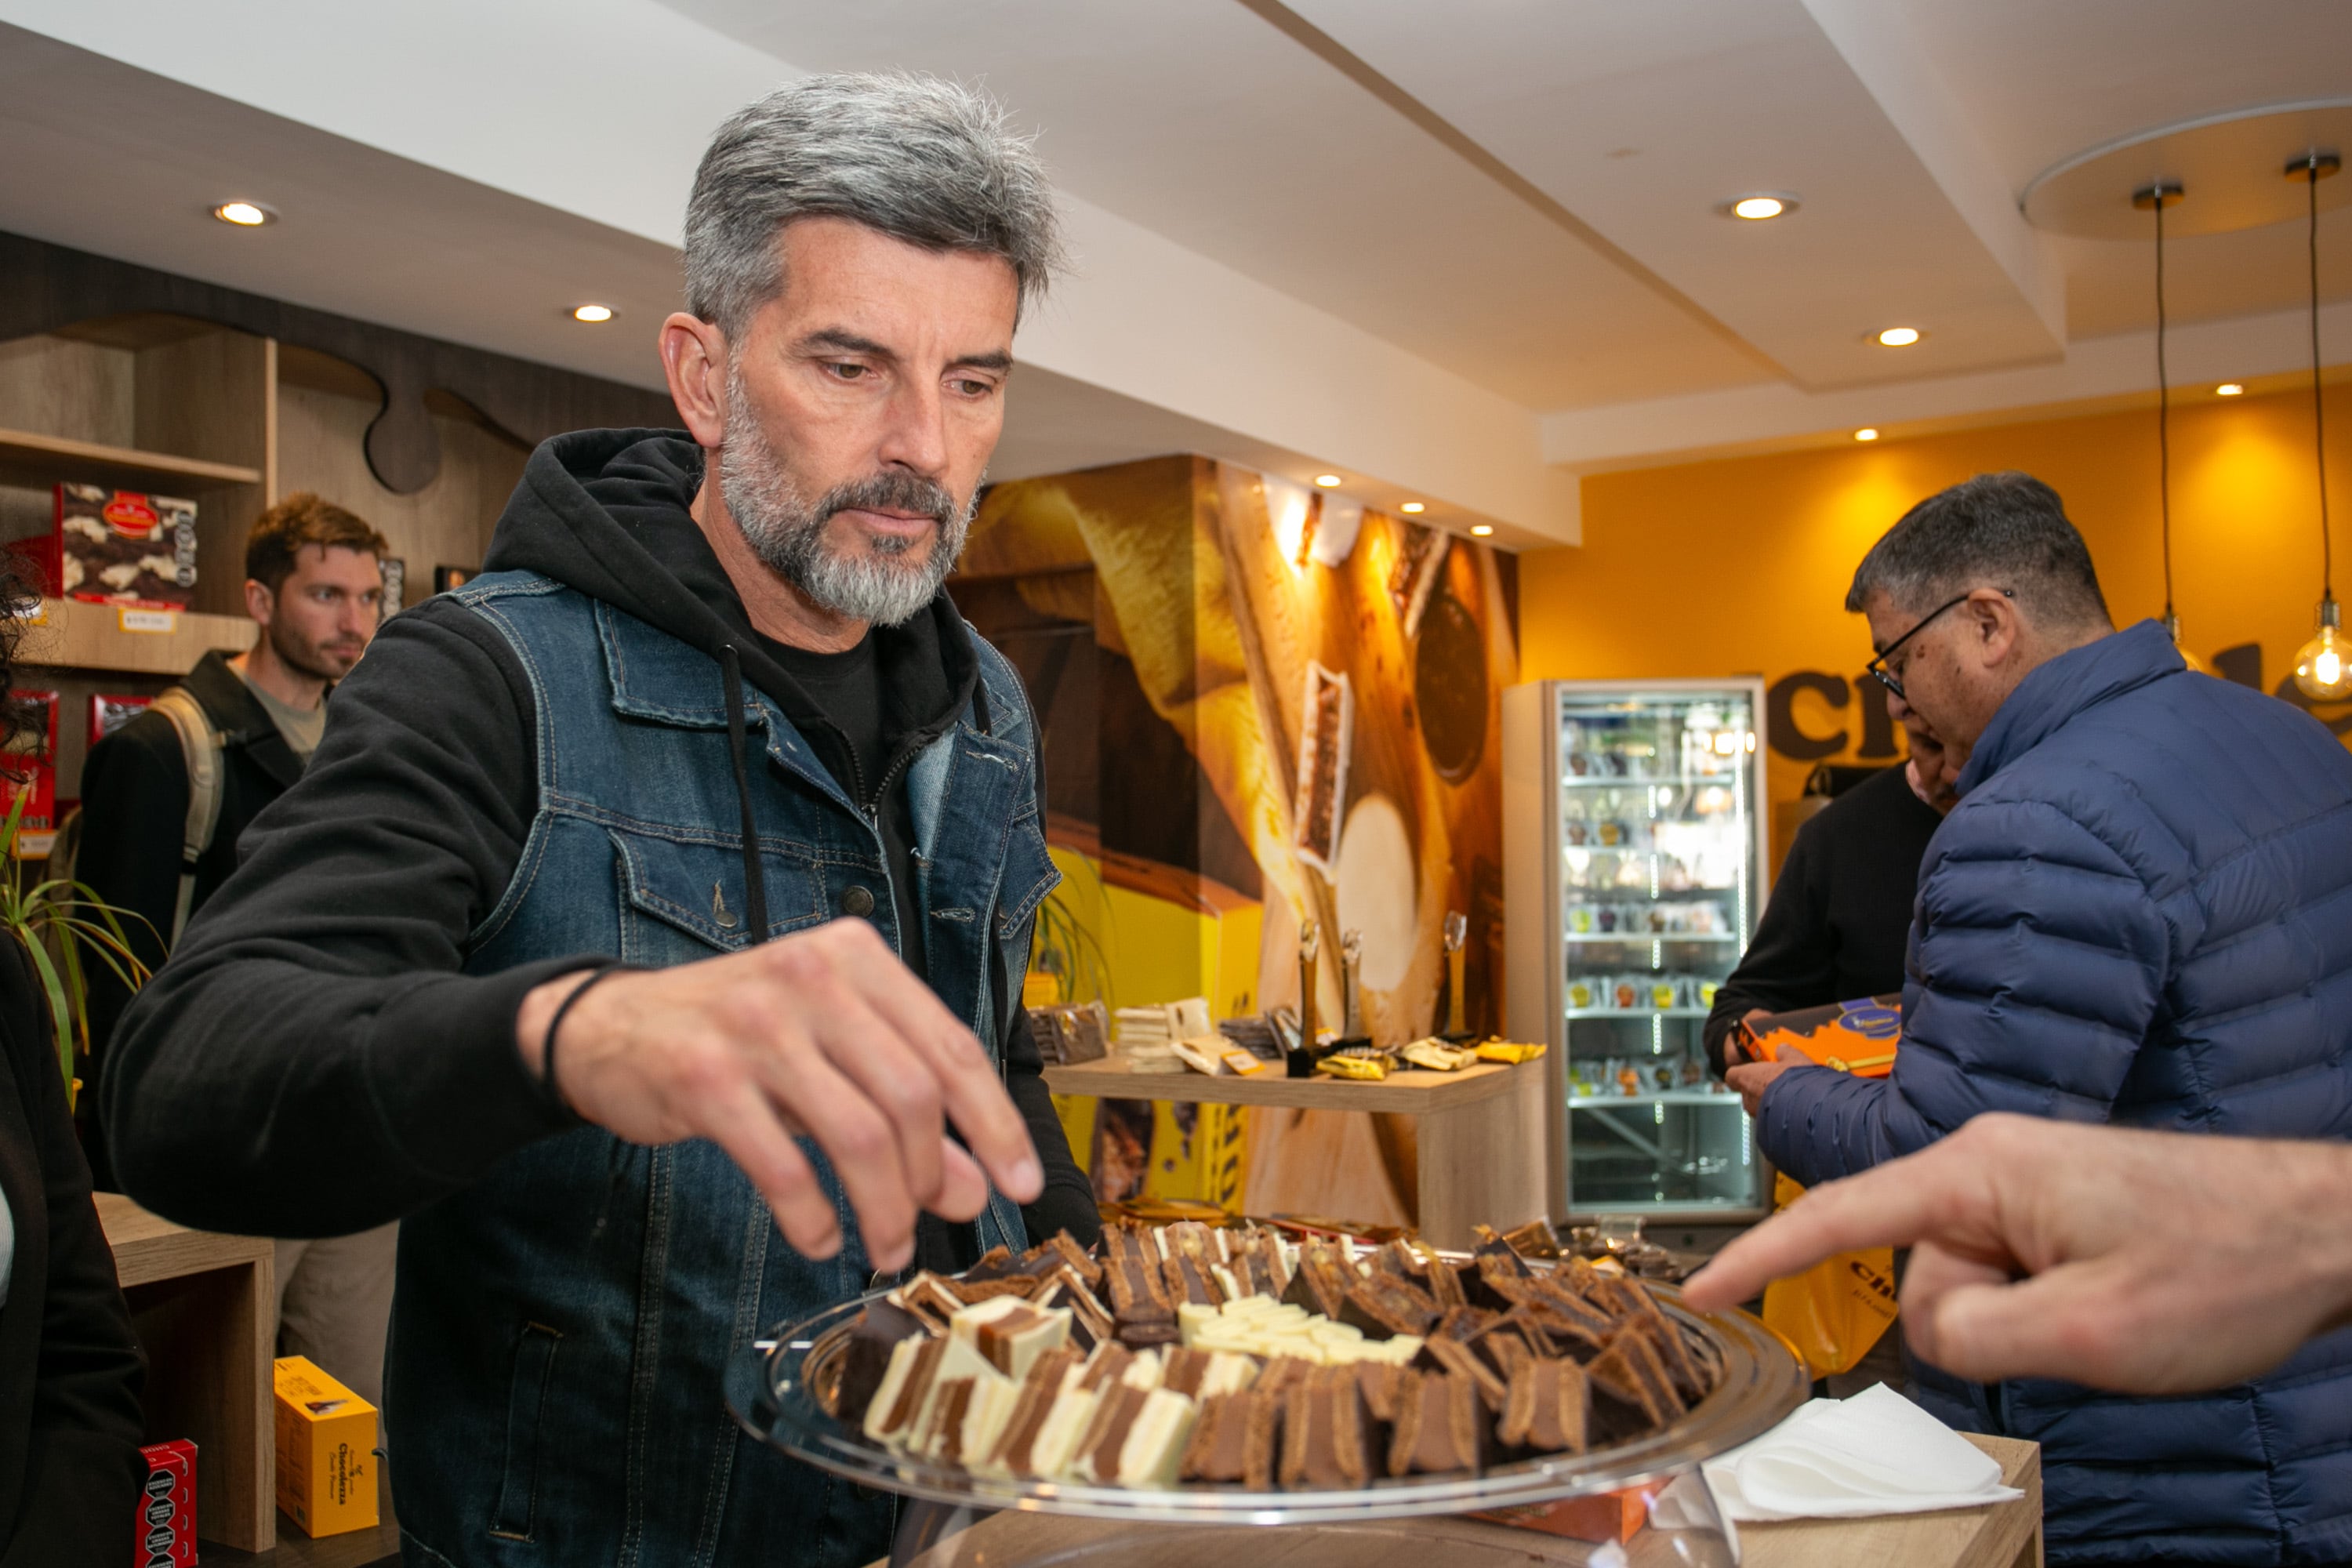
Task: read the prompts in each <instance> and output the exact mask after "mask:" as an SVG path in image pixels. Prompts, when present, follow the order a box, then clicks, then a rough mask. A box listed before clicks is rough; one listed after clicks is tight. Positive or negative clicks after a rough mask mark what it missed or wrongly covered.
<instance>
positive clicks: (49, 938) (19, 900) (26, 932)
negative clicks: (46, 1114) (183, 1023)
mask: <svg viewBox="0 0 2352 1568" xmlns="http://www.w3.org/2000/svg"><path fill="white" fill-rule="evenodd" d="M31 795H32V792H31V791H30V790H26V789H19V790H17V791H16V800H15V801H14V802H13V803H12V804H11V805H9V807H8V816H7V820H6V821H5V823H0V847H5V851H6V853H7V857H8V874H7V876H6V877H5V878H0V928H5V930H6V931H7V932H8V934H9V935H10V936H12V937H14V938H15V939H16V941H17V942H22V943H24V946H25V952H26V956H27V957H28V958H29V959H30V960H31V963H32V966H33V973H35V974H37V975H38V976H39V977H40V982H41V990H42V992H43V994H45V995H47V998H48V1002H49V1022H50V1025H51V1026H52V1027H54V1028H55V1029H56V1031H57V1047H58V1071H59V1072H61V1073H63V1074H64V1075H65V1080H66V1103H67V1104H68V1106H71V1105H72V1103H73V1100H74V1096H75V1091H76V1089H78V1088H79V1080H78V1079H76V1078H75V1077H74V1051H75V1048H76V1047H79V1048H80V1049H81V1050H82V1051H83V1052H84V1053H85V1054H86V1053H87V1052H88V1051H89V984H88V981H87V979H86V977H85V975H84V973H83V970H82V956H81V955H82V950H83V949H84V948H88V949H89V951H90V952H94V953H96V954H97V955H98V957H99V959H100V962H102V963H105V965H106V966H107V967H108V968H109V969H110V970H112V971H113V972H114V973H115V976H116V978H118V979H120V980H121V982H122V984H124V985H126V986H128V987H130V988H131V990H134V991H135V990H137V989H138V988H139V987H140V986H141V985H142V984H145V983H146V980H147V966H146V965H145V964H144V963H141V962H140V961H139V957H138V955H137V954H136V953H134V952H131V942H130V940H129V938H128V937H127V936H125V935H124V933H123V929H122V918H123V917H124V916H128V917H129V918H131V920H135V921H141V923H142V924H144V923H145V921H144V919H143V917H142V916H141V915H139V914H138V913H137V912H136V911H134V910H119V909H117V908H115V907H114V906H113V905H112V904H110V903H107V902H105V901H104V900H100V898H99V897H98V895H97V894H95V893H93V892H92V891H90V889H89V887H88V886H87V885H86V884H84V883H80V882H74V881H68V880H65V879H60V878H51V879H46V880H43V881H38V882H35V883H34V884H32V886H30V887H26V885H25V862H24V861H23V860H22V859H20V858H17V856H16V828H17V825H18V823H20V822H21V821H22V820H23V818H24V815H25V802H26V800H28V799H29V798H31Z"/></svg>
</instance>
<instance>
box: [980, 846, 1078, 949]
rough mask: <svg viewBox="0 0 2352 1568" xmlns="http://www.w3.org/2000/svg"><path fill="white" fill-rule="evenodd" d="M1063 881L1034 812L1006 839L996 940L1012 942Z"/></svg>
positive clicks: (998, 898)
mask: <svg viewBox="0 0 2352 1568" xmlns="http://www.w3.org/2000/svg"><path fill="white" fill-rule="evenodd" d="M1061 882H1062V873H1061V872H1060V871H1059V870H1058V869H1056V868H1055V865H1054V858H1053V857H1052V856H1051V855H1049V854H1047V853H1046V852H1045V834H1044V833H1042V832H1040V831H1039V830H1038V826H1037V816H1036V813H1035V812H1034V811H1033V812H1031V813H1029V814H1028V815H1027V816H1024V817H1022V818H1021V819H1020V820H1018V821H1016V822H1015V823H1013V831H1012V832H1011V833H1010V834H1008V835H1007V836H1006V837H1005V841H1004V874H1003V878H1002V879H1000V880H999V881H998V883H997V889H998V891H997V898H996V938H997V940H998V941H999V942H1011V941H1013V939H1014V938H1015V937H1018V936H1019V935H1020V934H1021V930H1022V927H1023V926H1024V924H1025V923H1026V922H1027V921H1028V919H1029V917H1030V916H1031V915H1033V914H1034V913H1035V912H1036V910H1037V906H1038V905H1039V904H1041V903H1044V902H1045V895H1046V894H1048V893H1050V892H1052V891H1053V890H1054V889H1055V888H1057V887H1059V886H1060V885H1061ZM1020 956H1022V957H1024V958H1025V957H1026V956H1027V955H1026V954H1022V955H1020Z"/></svg>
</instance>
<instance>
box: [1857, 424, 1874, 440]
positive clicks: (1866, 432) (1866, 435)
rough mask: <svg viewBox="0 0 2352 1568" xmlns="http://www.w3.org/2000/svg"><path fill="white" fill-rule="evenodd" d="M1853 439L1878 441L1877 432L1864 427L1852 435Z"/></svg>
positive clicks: (1871, 428)
mask: <svg viewBox="0 0 2352 1568" xmlns="http://www.w3.org/2000/svg"><path fill="white" fill-rule="evenodd" d="M1853 438H1854V439H1855V440H1857V441H1875V440H1877V439H1878V431H1877V430H1876V429H1875V428H1874V427H1873V426H1868V425H1865V426H1863V427H1862V428H1861V429H1859V430H1857V431H1855V432H1854V433H1853Z"/></svg>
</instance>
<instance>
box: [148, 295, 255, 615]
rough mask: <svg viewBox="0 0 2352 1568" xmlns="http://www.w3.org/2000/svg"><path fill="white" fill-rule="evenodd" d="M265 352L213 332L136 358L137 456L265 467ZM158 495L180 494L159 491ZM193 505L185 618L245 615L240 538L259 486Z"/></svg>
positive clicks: (250, 339) (247, 340)
mask: <svg viewBox="0 0 2352 1568" xmlns="http://www.w3.org/2000/svg"><path fill="white" fill-rule="evenodd" d="M273 357H274V356H273V353H272V350H271V345H270V342H269V341H268V339H267V338H257V337H256V336H254V335H253V334H252V333H250V332H239V331H205V332H201V333H198V334H195V335H193V336H188V337H183V338H179V339H177V340H175V341H173V342H164V343H159V344H157V345H155V346H153V347H152V348H142V349H141V350H140V351H139V352H138V354H137V360H138V374H137V376H136V378H135V383H134V389H133V398H134V400H135V404H136V408H137V416H136V419H135V422H134V425H133V429H134V432H135V435H136V437H137V438H136V439H135V440H133V441H131V443H130V444H131V446H134V447H139V448H140V449H141V450H142V451H149V452H169V453H172V454H173V455H174V456H177V457H183V458H210V459H211V460H213V461H214V462H219V463H238V464H242V465H244V466H246V467H248V468H261V467H262V466H263V465H264V463H265V461H266V460H267V458H268V452H269V430H268V410H267V406H266V405H267V402H268V387H269V378H270V371H271V362H272V359H273ZM165 493H166V494H173V493H179V494H184V493H186V492H185V491H173V490H171V489H165ZM194 500H195V501H196V595H195V601H194V606H193V607H194V608H195V609H198V610H201V611H204V612H205V613H207V614H210V615H215V616H241V615H243V614H244V613H245V536H246V534H247V532H248V531H251V529H252V527H253V520H254V519H255V518H257V517H258V516H260V515H261V510H262V508H263V507H264V506H266V505H267V504H268V495H267V492H266V488H265V486H263V485H235V486H228V487H224V488H222V489H213V490H208V491H206V492H205V493H204V494H202V495H200V496H196V497H195V498H194Z"/></svg>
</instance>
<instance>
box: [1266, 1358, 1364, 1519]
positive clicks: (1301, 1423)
mask: <svg viewBox="0 0 2352 1568" xmlns="http://www.w3.org/2000/svg"><path fill="white" fill-rule="evenodd" d="M1369 1428H1370V1423H1369V1421H1368V1420H1367V1418H1366V1415H1365V1411H1364V1396H1363V1394H1362V1392H1361V1391H1360V1389H1358V1387H1357V1385H1356V1379H1355V1377H1354V1375H1353V1374H1352V1373H1350V1372H1349V1369H1348V1368H1346V1367H1318V1368H1316V1369H1315V1371H1314V1372H1312V1373H1309V1374H1308V1375H1307V1379H1306V1381H1304V1382H1302V1383H1297V1384H1292V1385H1291V1387H1290V1390H1289V1393H1288V1394H1286V1396H1285V1409H1284V1411H1283V1445H1282V1484H1283V1485H1284V1486H1285V1487H1286V1488H1295V1487H1309V1488H1313V1489H1316V1490H1318V1491H1336V1490H1339V1489H1347V1488H1353V1487H1360V1486H1363V1485H1364V1484H1365V1483H1366V1482H1368V1481H1370V1479H1371V1478H1372V1452H1371V1442H1370V1429H1369Z"/></svg>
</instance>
